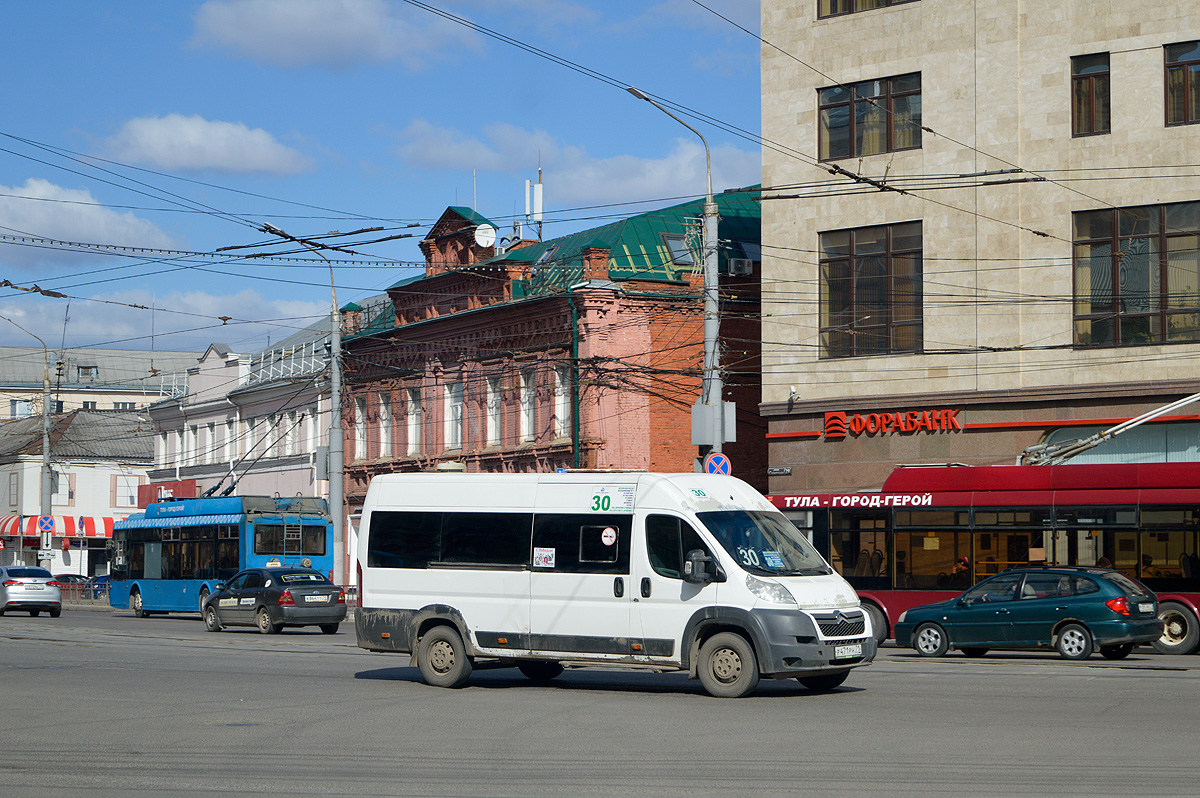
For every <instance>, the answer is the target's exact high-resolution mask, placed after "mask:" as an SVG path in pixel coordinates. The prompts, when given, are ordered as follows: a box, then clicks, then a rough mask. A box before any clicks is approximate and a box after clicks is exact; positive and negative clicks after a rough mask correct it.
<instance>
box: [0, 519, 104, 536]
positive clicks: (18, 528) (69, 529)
mask: <svg viewBox="0 0 1200 798" xmlns="http://www.w3.org/2000/svg"><path fill="white" fill-rule="evenodd" d="M40 517H41V516H37V515H5V516H0V535H10V536H15V535H25V536H27V537H37V536H38V535H40V534H41V531H40V530H39V529H38V519H39V518H40ZM53 518H54V532H53V535H54V537H56V538H62V537H67V538H111V537H112V533H113V522H114V521H115V520H117V519H113V518H109V517H108V516H98V515H56V516H53Z"/></svg>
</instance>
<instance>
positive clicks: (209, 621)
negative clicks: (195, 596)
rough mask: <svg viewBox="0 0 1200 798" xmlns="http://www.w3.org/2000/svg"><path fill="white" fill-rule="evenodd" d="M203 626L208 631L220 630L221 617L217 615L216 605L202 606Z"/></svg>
mask: <svg viewBox="0 0 1200 798" xmlns="http://www.w3.org/2000/svg"><path fill="white" fill-rule="evenodd" d="M204 627H205V628H206V629H208V631H210V632H219V631H221V619H220V618H218V617H217V608H216V607H205V608H204Z"/></svg>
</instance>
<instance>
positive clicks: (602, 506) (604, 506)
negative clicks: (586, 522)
mask: <svg viewBox="0 0 1200 798" xmlns="http://www.w3.org/2000/svg"><path fill="white" fill-rule="evenodd" d="M611 509H612V496H607V495H600V494H596V495H595V496H593V497H592V512H601V513H606V512H608V511H609V510H611Z"/></svg>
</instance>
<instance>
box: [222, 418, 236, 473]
mask: <svg viewBox="0 0 1200 798" xmlns="http://www.w3.org/2000/svg"><path fill="white" fill-rule="evenodd" d="M222 459H224V460H225V461H226V462H229V463H232V462H233V461H234V460H236V459H237V422H236V421H234V420H233V419H229V420H228V421H226V422H225V453H224V455H223V456H222Z"/></svg>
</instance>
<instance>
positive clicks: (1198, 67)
mask: <svg viewBox="0 0 1200 798" xmlns="http://www.w3.org/2000/svg"><path fill="white" fill-rule="evenodd" d="M1165 49H1166V53H1167V124H1168V125H1190V124H1195V123H1196V122H1200V41H1196V42H1184V43H1183V44H1169V45H1167V46H1166V48H1165Z"/></svg>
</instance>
